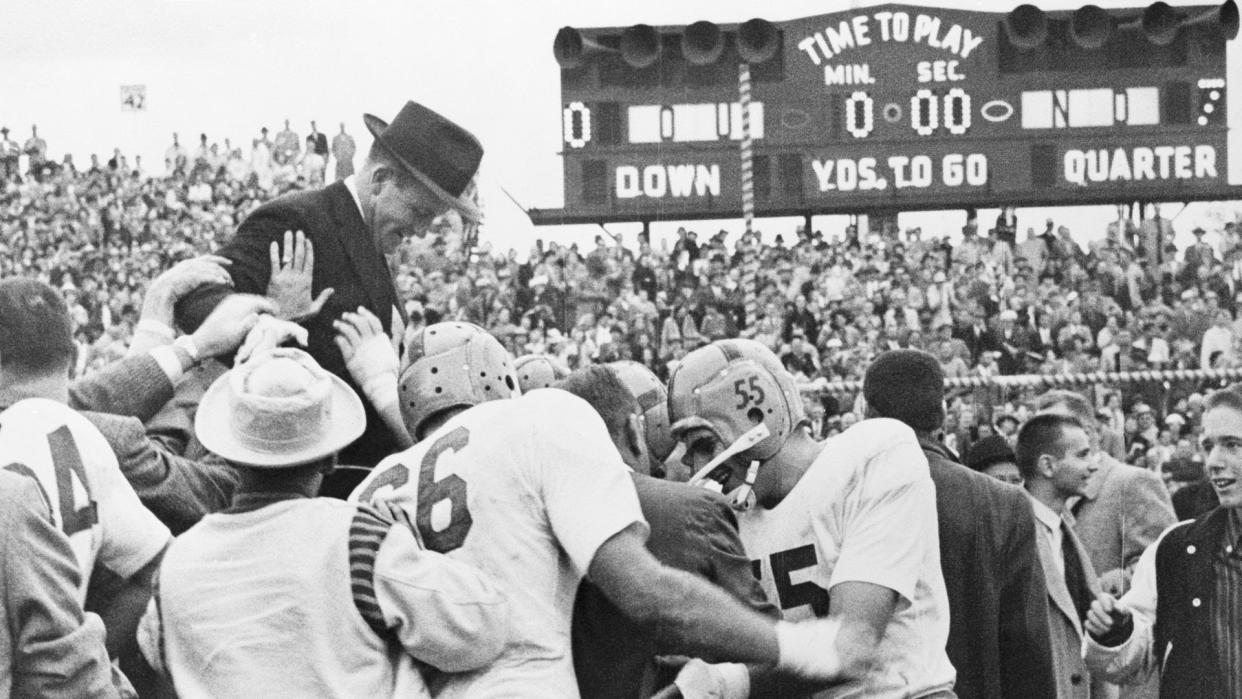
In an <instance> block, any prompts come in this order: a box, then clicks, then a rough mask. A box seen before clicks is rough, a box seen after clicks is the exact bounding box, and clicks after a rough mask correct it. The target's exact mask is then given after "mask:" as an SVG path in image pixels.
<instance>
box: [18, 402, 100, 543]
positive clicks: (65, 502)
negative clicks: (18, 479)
mask: <svg viewBox="0 0 1242 699" xmlns="http://www.w3.org/2000/svg"><path fill="white" fill-rule="evenodd" d="M47 446H48V451H50V452H51V454H52V470H53V471H54V472H55V473H56V499H57V504H58V505H59V506H60V528H61V530H62V531H64V532H65V536H73V535H74V534H77V533H78V532H81V531H86V530H87V529H90V528H91V527H93V526H95V523H96V522H98V521H99V513H98V512H97V511H96V508H95V500H94V498H92V497H91V491H90V487H89V486H88V485H87V482H86V467H85V466H83V465H82V455H81V454H80V453H78V443H77V442H76V441H74V439H73V433H72V432H70V431H69V427H68V426H67V425H61V426H60V427H58V428H56V430H55V431H53V432H50V433H48V435H47ZM4 470H6V471H11V472H13V473H16V474H18V475H22V476H26V477H28V478H30V479H31V480H33V481H34V482H35V485H37V486H39V492H40V493H41V494H42V495H43V502H44V503H46V504H47V508H48V510H49V511H50V510H51V509H52V501H51V499H50V498H48V495H47V490H46V489H45V488H44V487H43V483H41V482H40V481H39V476H38V475H36V474H35V472H34V471H33V470H32V469H31V468H30V467H29V466H27V465H26V464H18V463H12V464H7V465H6V466H5V467H4ZM74 476H77V479H78V482H79V483H80V484H81V485H82V490H84V491H86V506H85V507H81V508H79V507H78V506H77V503H76V502H75V501H74V498H73V478H74Z"/></svg>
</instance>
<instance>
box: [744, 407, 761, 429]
mask: <svg viewBox="0 0 1242 699" xmlns="http://www.w3.org/2000/svg"><path fill="white" fill-rule="evenodd" d="M746 417H747V418H748V419H749V420H750V421H751V423H752V424H755V425H758V424H759V423H761V422H763V411H762V410H760V409H759V408H751V409H750V410H747V411H746Z"/></svg>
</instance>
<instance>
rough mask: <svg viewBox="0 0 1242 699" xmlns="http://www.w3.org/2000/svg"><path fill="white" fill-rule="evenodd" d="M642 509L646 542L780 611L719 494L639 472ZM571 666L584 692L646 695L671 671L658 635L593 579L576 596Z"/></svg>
mask: <svg viewBox="0 0 1242 699" xmlns="http://www.w3.org/2000/svg"><path fill="white" fill-rule="evenodd" d="M634 488H635V490H636V491H637V493H638V503H639V505H640V506H641V507H642V509H643V517H644V518H646V520H647V524H648V525H650V527H651V536H650V538H648V540H647V548H648V549H649V550H650V551H651V553H652V555H653V556H655V557H656V559H657V560H659V561H660V562H661V563H663V564H664V565H667V566H672V567H674V568H678V569H681V570H685V571H689V572H691V573H694V574H696V575H699V576H700V577H702V578H705V579H707V580H709V581H711V582H713V583H715V584H716V585H718V586H719V587H721V588H722V589H724V590H725V591H726V592H728V593H730V594H732V595H733V596H734V597H736V598H737V599H739V600H740V601H742V602H744V603H746V604H748V605H749V606H750V607H751V608H753V609H755V610H757V611H759V612H762V613H764V614H767V615H768V616H770V617H772V618H779V616H780V612H779V611H777V609H776V607H775V606H774V605H773V604H771V603H770V602H768V599H767V597H766V596H765V595H764V593H763V587H762V586H761V585H760V584H759V581H758V579H757V578H755V576H754V575H753V574H752V573H751V564H750V560H749V559H748V558H747V557H746V551H745V550H744V549H743V548H742V542H741V540H740V539H739V538H738V534H737V518H736V517H735V516H734V514H733V510H732V509H731V508H730V507H729V504H728V503H727V502H726V501H725V500H724V499H723V498H721V497H720V496H718V495H716V494H714V493H712V492H710V491H708V490H705V489H703V488H695V487H693V486H689V485H686V484H684V483H673V482H671V481H665V480H660V479H658V478H652V477H650V476H644V475H641V474H634ZM572 639H573V659H574V672H575V674H576V675H577V677H578V689H579V691H580V693H581V695H582V696H584V697H593V698H607V697H618V698H620V697H631V698H636V697H648V696H651V694H652V692H653V690H654V689H659V688H660V687H663V686H665V685H666V684H667V682H668V681H671V678H667V679H660V680H657V679H656V678H655V674H654V665H653V662H652V660H653V658H654V656H655V655H656V654H657V653H659V652H660V648H659V647H658V645H657V642H656V638H655V635H654V633H653V631H652V630H651V629H645V628H642V627H640V626H638V625H637V624H635V623H634V622H632V621H630V620H629V619H627V618H626V617H625V616H624V615H622V614H621V612H620V610H618V609H617V608H616V607H615V606H613V604H612V603H611V602H609V601H608V600H607V599H606V598H605V597H604V595H603V593H602V592H600V591H599V588H597V587H595V586H594V585H592V584H591V583H589V582H586V581H584V582H583V583H582V585H581V587H579V588H578V598H577V600H575V602H574V616H573V626H572Z"/></svg>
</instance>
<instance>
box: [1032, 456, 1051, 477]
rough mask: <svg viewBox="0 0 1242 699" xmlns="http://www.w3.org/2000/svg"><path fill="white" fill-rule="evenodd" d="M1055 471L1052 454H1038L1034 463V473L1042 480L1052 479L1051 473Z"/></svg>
mask: <svg viewBox="0 0 1242 699" xmlns="http://www.w3.org/2000/svg"><path fill="white" fill-rule="evenodd" d="M1055 469H1056V459H1055V458H1054V457H1053V456H1052V454H1040V455H1039V458H1038V459H1036V461H1035V472H1036V473H1038V474H1039V475H1041V476H1043V477H1044V478H1052V472H1053V471H1054V470H1055Z"/></svg>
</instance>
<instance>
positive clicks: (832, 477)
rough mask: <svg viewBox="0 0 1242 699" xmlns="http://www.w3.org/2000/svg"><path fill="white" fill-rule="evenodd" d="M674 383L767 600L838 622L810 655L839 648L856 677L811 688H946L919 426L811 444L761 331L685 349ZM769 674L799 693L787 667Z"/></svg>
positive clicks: (859, 691) (672, 401)
mask: <svg viewBox="0 0 1242 699" xmlns="http://www.w3.org/2000/svg"><path fill="white" fill-rule="evenodd" d="M668 391H669V419H670V420H671V421H672V430H673V434H674V435H675V436H676V437H678V438H679V439H680V440H681V441H682V443H683V444H684V445H685V447H686V453H685V456H684V457H683V459H684V461H685V462H686V465H687V466H689V467H690V468H691V469H692V470H695V471H696V473H695V478H694V479H692V482H694V481H699V482H701V483H702V482H707V483H711V484H712V485H714V486H715V488H716V489H719V490H722V491H723V492H725V493H726V494H727V495H729V496H730V497H731V498H732V499H733V502H734V505H735V506H736V507H737V508H739V509H740V510H742V512H741V513H740V514H739V517H738V524H739V526H740V528H741V536H742V542H743V543H744V544H745V546H746V552H747V553H748V554H749V556H750V558H751V560H752V561H753V562H754V564H755V566H756V569H757V570H758V571H759V577H760V581H761V582H762V584H763V586H764V590H765V591H766V592H767V595H768V597H769V599H771V600H773V601H774V602H775V603H776V604H777V605H778V606H779V607H780V608H781V611H782V613H783V614H784V616H785V619H786V620H800V619H812V618H816V617H819V618H827V619H830V620H835V621H837V622H838V623H839V624H840V626H839V633H838V634H837V636H836V638H835V639H834V641H833V643H831V644H825V645H823V646H820V647H817V648H815V649H814V650H813V652H816V653H821V654H824V655H833V654H835V655H836V656H838V657H839V658H840V662H841V663H842V666H843V667H844V668H845V670H846V672H845V675H846V679H848V680H849V682H848V683H846V684H836V685H832V686H829V685H827V684H820V685H815V686H811V687H808V688H809V689H817V690H820V691H821V693H820V694H817V695H816V696H820V697H836V696H845V695H848V696H868V697H910V696H918V697H928V696H941V695H943V696H952V692H951V688H952V686H953V679H954V670H953V666H952V665H951V664H950V663H949V660H948V657H947V655H946V654H945V650H944V649H945V640H946V638H947V636H948V631H949V617H948V601H947V597H946V593H945V586H944V579H943V577H942V575H941V572H940V547H939V539H938V536H937V528H936V501H935V490H934V487H933V485H932V481H931V476H930V474H929V472H928V467H927V459H926V458H925V457H924V456H923V452H922V450H921V449H920V448H919V445H918V440H917V439H916V438H915V435H914V432H913V431H912V430H911V429H910V428H909V427H907V426H906V425H904V424H902V423H900V422H897V421H896V420H891V419H885V418H877V419H872V420H865V421H863V422H860V423H858V424H857V425H855V426H854V427H851V428H850V429H849V430H847V431H845V432H844V433H842V434H840V435H838V436H836V437H833V438H831V439H829V440H827V441H825V442H817V441H815V440H814V439H813V438H812V437H811V436H810V433H809V431H808V430H807V429H806V425H807V420H806V417H805V415H804V413H803V408H802V400H801V397H800V396H799V395H798V390H797V388H796V386H795V385H794V381H793V377H791V376H790V375H789V373H788V372H786V371H785V369H784V367H783V366H782V365H781V363H780V360H779V359H777V357H776V355H775V354H773V353H772V351H771V350H769V349H768V348H767V347H764V346H763V345H762V344H760V343H758V342H755V341H753V340H721V341H717V342H714V343H712V344H711V345H708V346H706V347H701V348H699V349H697V350H695V351H693V352H691V353H690V354H688V355H686V357H685V358H684V359H682V361H681V363H680V365H679V366H678V367H677V369H676V370H675V371H674V373H673V375H672V376H671V377H670V380H669V387H668ZM765 680H766V681H770V682H774V683H776V684H777V685H778V686H779V689H778V690H777V691H778V693H781V694H782V695H784V694H788V693H792V692H793V691H795V688H794V687H792V686H790V685H788V684H783V680H782V679H781V678H780V677H779V676H773V677H769V678H765ZM758 682H760V680H759V679H758V678H756V683H758ZM797 689H799V690H800V689H803V688H802V687H798V688H797Z"/></svg>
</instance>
